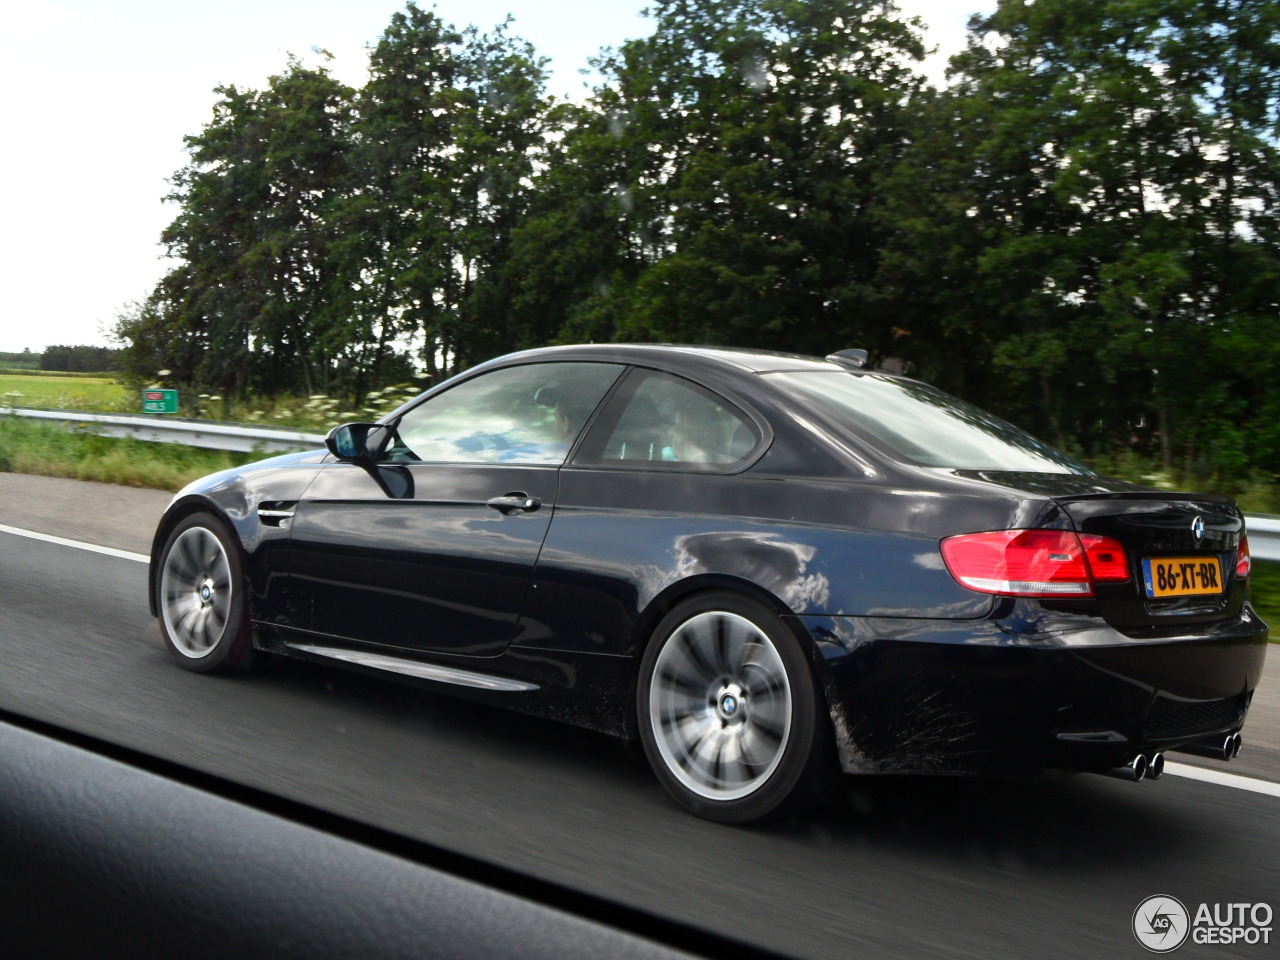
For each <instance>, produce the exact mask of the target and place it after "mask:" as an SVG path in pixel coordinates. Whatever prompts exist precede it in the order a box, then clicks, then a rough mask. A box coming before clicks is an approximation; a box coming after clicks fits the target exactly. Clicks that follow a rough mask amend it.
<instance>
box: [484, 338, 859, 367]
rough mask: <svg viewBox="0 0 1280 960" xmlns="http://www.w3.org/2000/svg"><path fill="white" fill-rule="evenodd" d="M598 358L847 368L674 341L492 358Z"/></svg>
mask: <svg viewBox="0 0 1280 960" xmlns="http://www.w3.org/2000/svg"><path fill="white" fill-rule="evenodd" d="M556 359H564V360H571V359H572V360H587V359H591V360H600V361H613V362H623V363H636V364H644V363H646V362H651V363H659V364H662V365H668V364H671V365H674V366H697V365H698V363H697V361H698V360H703V361H711V362H712V363H713V364H717V365H722V366H728V367H733V368H736V369H737V370H739V371H743V372H748V373H776V372H778V371H781V370H815V371H827V372H831V371H840V370H846V371H847V370H848V368H847V367H844V366H842V365H840V364H838V363H834V362H832V361H830V360H823V359H821V358H819V357H811V356H805V355H804V354H799V353H780V352H775V351H769V350H749V349H746V348H741V347H712V346H695V345H691V344H677V343H593V344H574V345H571V346H562V347H540V348H538V349H536V350H523V351H521V352H519V353H511V354H507V355H506V356H504V357H498V358H497V359H496V360H494V361H492V362H493V363H495V364H502V365H506V364H508V363H512V362H522V361H523V362H528V361H533V360H556Z"/></svg>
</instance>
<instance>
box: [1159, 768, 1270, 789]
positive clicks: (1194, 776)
mask: <svg viewBox="0 0 1280 960" xmlns="http://www.w3.org/2000/svg"><path fill="white" fill-rule="evenodd" d="M1164 772H1165V773H1171V774H1173V775H1174V776H1175V777H1186V778H1187V779H1188V780H1203V781H1204V782H1205V783H1216V784H1218V785H1219V786H1222V787H1235V788H1236V789H1237V790H1250V791H1252V792H1253V793H1265V794H1266V795H1267V796H1269V797H1280V783H1271V782H1270V781H1268V780H1255V779H1253V777H1242V776H1240V775H1239V774H1235V773H1223V772H1222V771H1221V770H1206V769H1205V768H1204V767H1193V766H1191V765H1190V764H1186V763H1172V762H1170V761H1168V760H1166V761H1165V764H1164Z"/></svg>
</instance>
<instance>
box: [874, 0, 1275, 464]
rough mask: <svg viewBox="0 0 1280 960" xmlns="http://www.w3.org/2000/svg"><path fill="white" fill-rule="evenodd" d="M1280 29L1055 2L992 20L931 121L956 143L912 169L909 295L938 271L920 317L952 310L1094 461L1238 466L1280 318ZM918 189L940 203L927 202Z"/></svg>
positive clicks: (902, 215) (991, 389)
mask: <svg viewBox="0 0 1280 960" xmlns="http://www.w3.org/2000/svg"><path fill="white" fill-rule="evenodd" d="M1276 16H1277V13H1276V9H1275V7H1274V5H1271V4H1265V3H1261V2H1256V0H1230V2H1222V3H1193V2H1190V0H1102V2H1098V0H1087V2H1086V0H1036V2H1034V3H1028V4H1024V3H1021V2H1002V3H1001V4H1000V6H999V8H998V9H997V11H996V12H995V13H994V14H992V15H991V16H990V17H987V18H981V19H977V20H975V21H974V23H973V24H972V38H971V42H970V45H969V48H968V50H967V51H966V52H965V53H964V54H963V55H961V56H960V57H957V58H956V59H955V60H954V61H953V70H954V76H955V81H954V82H953V84H952V86H951V88H950V89H949V90H948V91H946V92H944V93H942V94H939V95H938V96H937V97H936V98H934V100H933V101H932V102H931V103H930V104H929V106H928V109H927V110H926V112H925V116H926V117H928V118H929V119H928V122H929V123H930V124H931V125H933V126H934V127H935V128H936V129H938V130H942V131H945V132H944V133H943V135H942V136H941V138H939V137H931V136H929V135H927V134H922V135H921V136H920V137H919V138H918V140H917V141H916V144H915V146H914V148H913V154H912V155H911V156H910V157H909V158H908V160H907V161H906V163H904V165H903V167H902V168H900V169H899V170H898V171H896V173H895V180H894V183H895V189H894V190H893V191H892V192H893V194H894V197H895V199H894V200H893V201H892V202H891V203H889V204H888V205H889V206H890V207H893V208H894V209H895V210H896V212H897V215H896V219H897V222H898V223H900V224H905V225H906V229H905V230H904V231H903V235H902V236H901V237H900V238H899V242H898V243H896V244H895V245H894V249H893V250H892V251H891V252H890V254H889V255H888V256H887V258H886V259H887V261H889V262H891V263H893V264H894V265H895V267H896V268H897V269H898V270H899V274H898V276H896V277H895V278H894V280H895V281H896V282H897V283H898V284H899V286H900V287H901V285H902V282H903V281H904V280H905V279H906V278H909V277H912V276H914V277H915V278H916V279H917V280H922V279H923V277H924V276H925V275H926V274H930V273H931V274H932V275H934V276H936V277H937V278H938V282H937V284H936V285H935V287H934V288H933V289H932V290H928V291H927V292H926V293H925V294H924V295H923V296H922V297H920V299H919V302H918V303H917V304H916V306H915V309H914V313H915V315H916V317H919V315H920V313H921V312H922V311H923V310H925V309H935V310H937V311H938V312H948V311H949V312H950V313H951V316H952V317H953V318H954V319H952V320H951V321H950V324H951V329H950V330H946V329H944V330H942V331H941V332H942V333H943V334H944V337H943V339H944V340H946V339H948V338H950V340H951V346H952V347H953V348H956V349H958V348H960V347H961V344H962V343H963V344H964V345H965V346H967V349H966V350H965V352H964V353H963V354H960V355H961V356H963V358H964V362H965V364H966V365H967V366H970V367H973V368H976V370H977V371H978V372H979V373H980V374H981V377H980V379H982V380H983V381H984V387H983V389H985V390H986V391H987V392H988V394H989V398H988V402H990V400H994V401H995V404H994V405H996V406H1002V407H1003V408H1004V409H1006V410H1010V411H1013V412H1015V414H1016V415H1018V416H1019V418H1020V419H1024V420H1027V419H1030V420H1033V421H1035V422H1036V423H1037V424H1038V425H1039V428H1040V429H1041V430H1043V431H1044V432H1047V433H1050V434H1051V435H1053V436H1055V437H1056V438H1057V439H1059V440H1060V441H1077V442H1079V443H1081V444H1082V445H1084V446H1085V447H1086V448H1094V449H1105V448H1106V447H1108V446H1111V445H1114V444H1127V443H1129V442H1130V441H1131V440H1132V438H1133V437H1134V436H1153V437H1156V438H1158V442H1159V449H1160V451H1161V453H1162V455H1163V457H1164V458H1165V461H1166V463H1168V464H1172V462H1173V460H1174V458H1175V456H1176V455H1182V456H1187V457H1188V458H1189V459H1192V460H1201V459H1207V461H1209V462H1214V463H1220V465H1221V466H1223V467H1226V466H1228V464H1229V461H1231V460H1232V458H1236V459H1237V460H1238V457H1237V456H1236V454H1235V453H1232V452H1231V450H1229V449H1228V448H1231V449H1233V450H1238V449H1239V447H1240V444H1239V443H1238V442H1236V441H1235V440H1232V441H1231V442H1230V443H1227V444H1225V445H1224V443H1223V442H1222V441H1223V437H1224V434H1225V433H1228V432H1230V430H1231V429H1236V428H1234V427H1231V426H1230V425H1231V424H1237V423H1239V422H1240V418H1241V417H1244V418H1245V419H1246V420H1248V419H1249V417H1248V412H1247V411H1246V410H1245V409H1243V405H1242V404H1241V402H1240V396H1241V393H1242V391H1243V388H1244V386H1245V385H1244V382H1243V379H1242V378H1240V377H1238V376H1237V373H1236V371H1237V370H1239V369H1240V365H1241V363H1245V362H1246V361H1247V359H1248V357H1247V354H1249V353H1253V357H1252V359H1253V363H1251V364H1246V365H1248V366H1251V367H1252V368H1253V369H1254V370H1256V366H1257V362H1258V355H1257V353H1256V352H1255V351H1256V348H1257V347H1258V346H1259V345H1260V341H1259V340H1258V337H1257V332H1258V330H1259V329H1260V325H1262V324H1265V321H1266V319H1267V318H1269V317H1270V316H1274V308H1275V302H1274V300H1275V285H1274V283H1268V282H1267V278H1268V277H1274V276H1275V272H1274V271H1275V262H1276V260H1275V253H1276V250H1277V247H1276V244H1275V238H1276V234H1275V222H1276V221H1275V217H1276V213H1277V210H1276V202H1277V197H1278V196H1280V194H1277V192H1276V189H1275V184H1276V182H1277V180H1276V175H1277V167H1276V154H1275V150H1274V142H1275V134H1276V114H1277V103H1278V102H1280V101H1278V100H1277V90H1276V85H1275V84H1276V77H1277V72H1276V69H1275V64H1276V56H1277V49H1278V48H1277V28H1276ZM947 151H950V152H951V154H952V158H951V159H950V160H946V159H943V158H942V155H943V154H944V153H945V152H947ZM917 179H918V180H921V181H925V182H931V183H932V184H933V186H934V191H931V192H930V193H929V196H930V197H931V198H932V197H937V198H939V200H940V202H938V204H937V206H936V207H935V208H934V210H933V211H929V210H927V209H925V208H924V207H923V205H922V204H921V203H920V202H919V201H913V200H911V199H909V198H907V197H906V196H905V189H904V188H905V187H906V185H907V184H908V183H909V182H911V181H912V180H917ZM922 239H928V240H930V241H931V242H930V243H927V244H923V245H921V244H920V243H919V241H920V240H922ZM913 245H914V247H913ZM922 289H923V288H922ZM964 300H967V301H968V303H969V305H968V306H967V307H965V306H963V304H962V301H964ZM913 326H914V324H913ZM1251 331H1252V332H1251ZM958 338H963V340H960V339H958ZM1239 351H1245V353H1238V352H1239ZM923 352H924V353H926V354H928V353H930V352H931V351H928V350H925V351H923ZM1263 354H1264V355H1268V356H1274V352H1273V351H1272V350H1266V351H1263ZM1233 357H1234V359H1233ZM1267 362H1270V361H1267ZM925 363H926V365H932V366H934V367H937V366H940V365H942V363H943V360H942V359H941V358H940V357H938V356H936V355H935V356H933V357H932V358H931V359H926V360H925ZM1245 379H1247V380H1248V382H1249V383H1252V384H1258V383H1261V382H1262V381H1261V380H1258V379H1255V377H1254V376H1253V375H1252V371H1251V374H1250V376H1249V377H1247V378H1245ZM1258 426H1260V424H1259V423H1257V422H1255V424H1254V426H1251V427H1246V428H1245V430H1246V433H1247V432H1249V431H1254V432H1256V430H1255V429H1254V428H1255V427H1258ZM1224 458H1225V459H1224Z"/></svg>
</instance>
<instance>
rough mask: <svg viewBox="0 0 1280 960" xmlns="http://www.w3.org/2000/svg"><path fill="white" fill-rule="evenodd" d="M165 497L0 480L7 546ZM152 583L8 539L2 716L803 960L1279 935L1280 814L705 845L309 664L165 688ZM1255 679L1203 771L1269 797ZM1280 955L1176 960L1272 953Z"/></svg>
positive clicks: (625, 797)
mask: <svg viewBox="0 0 1280 960" xmlns="http://www.w3.org/2000/svg"><path fill="white" fill-rule="evenodd" d="M167 500H168V497H167V495H165V494H157V493H154V492H151V491H138V490H125V489H120V488H115V487H109V486H102V485H97V484H83V483H76V482H74V481H54V480H45V479H40V478H29V477H18V476H13V475H3V474H0V524H4V525H9V526H14V527H21V528H24V529H28V530H38V531H41V532H44V533H49V534H53V535H56V536H62V537H68V538H72V539H76V540H83V541H88V542H92V543H98V544H101V545H105V546H111V547H116V548H119V549H123V550H129V551H134V552H142V553H145V552H146V550H147V547H148V544H149V541H150V533H151V529H152V527H153V526H154V522H155V518H156V517H158V515H159V513H160V511H161V510H162V509H163V507H164V504H165V503H166V502H167ZM145 574H146V567H145V565H143V564H141V563H138V562H135V561H131V560H128V559H121V558H115V557H108V556H102V555H99V554H94V553H89V552H85V551H82V550H77V549H74V548H71V547H67V546H63V545H58V544H53V543H46V542H40V541H34V540H30V539H25V538H19V537H16V536H14V535H12V534H9V533H0V709H4V710H8V711H12V712H14V713H17V714H21V715H25V716H29V717H32V718H35V719H38V720H43V721H47V722H51V723H54V724H57V725H59V726H62V727H65V728H68V729H71V730H75V731H80V732H84V733H89V734H92V735H94V736H97V737H101V738H105V739H108V740H111V741H114V742H117V743H120V744H122V745H125V746H128V747H132V748H136V749H139V750H142V751H145V752H147V753H149V754H152V755H154V756H158V757H161V758H165V759H169V760H174V761H177V762H180V763H183V764H185V765H188V766H191V767H195V768H197V769H200V770H203V771H207V772H210V773H214V774H217V775H220V776H224V777H227V778H229V779H231V780H234V781H236V782H240V783H243V784H246V785H249V786H252V787H258V788H262V789H265V790H268V791H271V792H273V793H275V794H278V795H281V796H285V797H288V798H291V799H296V800H300V801H303V802H305V803H308V804H311V805H313V806H316V807H319V808H322V809H325V810H331V811H335V812H338V813H341V814H343V815H345V816H350V817H353V818H355V819H357V820H360V821H363V822H366V823H370V824H374V825H377V826H381V827H385V828H388V829H390V830H393V831H395V832H397V833H398V834H401V835H404V836H408V837H414V838H421V839H423V840H427V841H429V842H431V843H433V844H436V845H439V846H441V847H445V848H448V849H452V850H456V851H459V852H462V853H465V854H468V855H472V856H477V857H481V858H483V859H485V860H488V861H491V862H498V863H501V864H504V865H507V866H509V867H513V868H515V869H518V870H521V871H523V872H526V873H528V874H529V875H532V876H536V877H540V878H545V879H548V880H551V881H554V882H557V883H560V884H564V885H566V886H569V887H572V888H576V889H581V890H585V891H587V892H590V893H593V894H598V895H602V896H605V897H607V898H610V899H613V900H616V901H618V902H620V903H625V904H630V905H632V906H635V907H638V908H639V909H641V910H643V911H647V912H649V913H652V914H656V915H661V916H666V917H670V918H673V919H677V920H682V921H687V922H690V923H693V924H695V925H698V926H701V927H704V928H707V929H710V930H713V931H717V932H722V933H725V934H727V935H729V936H732V937H734V938H737V939H742V940H746V941H749V942H752V943H756V944H759V945H761V946H764V947H767V948H770V949H773V950H777V951H779V952H781V953H784V954H788V955H794V956H797V957H833V958H836V957H838V958H848V957H859V956H872V957H902V958H913V960H914V958H919V957H983V958H996V957H1014V956H1017V957H1023V956H1036V957H1089V958H1094V957H1112V956H1132V957H1140V956H1145V955H1146V953H1145V952H1144V950H1143V949H1142V948H1141V947H1140V946H1139V944H1138V943H1137V942H1136V941H1135V940H1134V938H1133V936H1132V934H1131V932H1130V922H1131V917H1132V915H1133V912H1134V909H1135V908H1136V907H1137V906H1138V904H1139V902H1140V901H1142V900H1143V899H1145V898H1146V897H1148V896H1152V895H1155V894H1168V895H1172V896H1174V897H1177V898H1178V899H1180V900H1181V901H1182V902H1183V903H1187V904H1189V905H1191V906H1192V909H1193V910H1194V909H1195V906H1194V905H1196V904H1199V903H1201V902H1206V903H1208V904H1210V905H1211V906H1212V905H1213V904H1215V903H1224V904H1225V903H1242V902H1243V903H1255V902H1260V901H1266V902H1269V903H1270V904H1271V905H1272V907H1273V908H1275V909H1276V911H1277V912H1280V867H1278V866H1277V864H1276V857H1277V854H1278V853H1280V797H1274V796H1268V795H1264V794H1259V793H1256V792H1248V791H1244V790H1240V789H1235V788H1231V787H1227V786H1221V785H1217V784H1211V783H1202V782H1197V781H1193V780H1189V779H1186V778H1182V777H1176V776H1166V777H1165V778H1164V779H1162V780H1161V781H1160V782H1158V783H1142V784H1129V783H1123V782H1120V781H1114V780H1109V779H1106V778H1102V777H1089V776H1081V777H1075V778H1072V779H1069V780H1065V781H1061V782H1052V783H1040V784H1026V783H1019V782H982V781H966V780H940V779H922V778H866V779H862V780H854V779H847V780H846V781H844V782H843V783H842V784H841V787H840V789H839V790H838V791H837V793H836V795H835V797H833V799H832V800H831V801H830V803H829V804H828V805H827V806H826V807H824V808H823V809H821V810H819V811H817V812H816V814H814V815H813V816H811V817H808V818H806V819H804V820H799V821H794V822H787V823H782V824H777V825H773V826H769V827H765V828H731V827H721V826H716V825H713V824H709V823H705V822H703V821H700V820H697V819H695V818H693V817H691V816H688V815H686V814H684V813H682V812H681V811H680V810H679V809H677V808H676V807H675V806H674V804H672V803H671V802H670V801H668V800H667V798H666V796H665V794H664V793H663V792H662V790H661V788H660V787H659V786H658V784H657V783H656V781H655V780H654V779H653V778H652V776H651V775H650V773H649V771H648V768H647V766H646V764H645V762H644V759H643V757H641V756H640V755H639V754H638V753H636V752H634V751H630V750H628V749H626V748H625V747H623V746H621V745H619V744H617V743H615V742H613V741H611V740H609V739H608V738H605V737H601V736H597V735H594V734H589V733H584V732H581V731H576V730H572V729H568V728H562V727H560V726H557V725H555V724H551V723H547V722H542V721H537V720H530V719H528V718H524V717H519V716H516V715H514V714H508V713H506V712H504V711H500V710H495V709H489V708H482V707H478V706H475V705H472V704H467V703H464V702H462V701H457V700H453V699H450V698H447V697H444V696H437V695H433V694H430V693H426V692H423V691H420V690H416V689H412V688H409V687H405V686H401V685H399V684H396V683H393V682H389V681H388V682H383V681H379V680H373V679H367V678H364V677H357V676H354V675H350V674H346V673H343V672H340V671H338V670H330V669H326V668H320V667H315V666H312V665H308V664H298V663H287V662H283V661H278V660H274V661H269V662H268V663H267V664H266V665H265V667H264V668H263V669H261V670H260V671H258V672H256V673H255V674H253V675H252V676H250V677H245V678H220V677H204V676H198V675H195V674H191V673H188V672H186V671H183V670H181V669H179V668H178V667H177V666H176V665H174V664H173V663H172V662H171V661H170V658H169V655H168V653H167V652H166V651H165V649H164V647H163V646H162V644H161V641H160V637H159V634H158V631H157V629H156V626H155V624H154V622H153V621H152V620H151V619H150V618H149V615H148V612H147V604H146V597H145V589H144V584H145ZM1270 661H1271V662H1270V663H1269V665H1268V671H1267V679H1265V680H1264V683H1263V686H1262V688H1261V689H1260V692H1259V694H1258V696H1257V697H1256V698H1255V706H1254V711H1253V714H1252V715H1251V717H1250V721H1249V725H1248V727H1246V730H1245V743H1246V746H1245V751H1244V752H1243V753H1242V754H1241V757H1240V758H1239V759H1238V760H1236V761H1234V762H1233V763H1231V764H1227V765H1217V766H1218V767H1219V768H1221V769H1223V770H1226V771H1228V772H1231V773H1237V774H1244V775H1248V776H1251V777H1259V778H1263V779H1267V780H1272V781H1275V780H1278V779H1280V762H1278V759H1277V758H1280V696H1278V693H1280V691H1278V690H1277V688H1278V687H1280V669H1277V668H1280V663H1278V662H1277V661H1280V656H1277V655H1276V653H1275V651H1274V650H1273V651H1272V656H1271V658H1270ZM1179 760H1180V762H1184V761H1183V758H1179ZM1203 765H1204V766H1214V765H1213V764H1211V763H1209V762H1206V763H1205V764H1203ZM1274 926H1280V923H1273V927H1274ZM1277 932H1280V931H1275V930H1273V935H1272V938H1271V940H1272V942H1271V944H1270V945H1268V946H1263V945H1260V944H1259V945H1248V944H1244V943H1240V944H1236V945H1230V946H1228V945H1217V944H1215V945H1207V944H1194V943H1191V942H1188V943H1187V944H1186V945H1185V946H1183V947H1182V948H1181V949H1179V950H1178V952H1177V955H1178V956H1203V957H1266V956H1275V955H1277V946H1276V944H1277V942H1278V939H1277V936H1276V933H1277Z"/></svg>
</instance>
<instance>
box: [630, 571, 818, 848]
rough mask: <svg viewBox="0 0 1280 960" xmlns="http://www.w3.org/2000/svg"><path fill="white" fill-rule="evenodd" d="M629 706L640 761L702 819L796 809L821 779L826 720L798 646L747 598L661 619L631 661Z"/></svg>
mask: <svg viewBox="0 0 1280 960" xmlns="http://www.w3.org/2000/svg"><path fill="white" fill-rule="evenodd" d="M636 707H637V712H638V716H639V721H640V722H639V727H640V740H641V742H642V743H643V745H644V751H645V755H646V756H647V757H648V759H649V765H650V766H651V767H653V771H654V773H655V774H656V775H657V777H658V780H659V781H660V782H661V783H662V785H663V787H665V788H666V790H667V792H668V793H670V794H671V796H672V797H674V798H675V800H676V801H677V802H678V803H680V804H681V805H682V806H683V807H685V808H686V809H688V810H690V811H692V812H693V813H696V814H697V815H698V816H700V817H705V818H706V819H708V820H715V821H717V822H720V823H748V822H750V821H752V820H759V819H761V818H764V817H768V816H772V815H777V814H781V813H784V812H798V811H800V810H803V809H804V808H805V807H807V806H808V805H810V804H812V803H813V802H814V801H816V800H817V799H818V797H819V796H820V795H821V793H822V792H823V790H824V789H825V788H826V787H827V786H828V785H829V784H830V782H831V779H832V774H833V773H834V760H835V757H834V750H833V748H832V738H831V723H830V720H829V718H828V717H827V715H826V711H825V709H824V701H823V699H822V697H821V695H820V694H819V692H818V690H817V688H816V685H815V683H814V678H813V672H812V670H811V669H810V668H809V664H808V661H807V658H806V657H805V654H804V650H803V649H802V648H801V645H800V643H799V641H798V640H797V639H796V637H795V636H794V635H793V634H792V633H791V632H790V631H789V630H788V629H787V628H786V627H785V626H784V625H783V623H782V621H781V620H780V619H779V618H778V617H777V616H776V615H775V614H774V613H773V612H772V611H770V610H769V609H768V608H766V607H765V606H763V605H762V604H760V603H757V602H756V601H754V600H751V599H749V598H747V597H743V596H741V595H738V594H735V593H729V592H715V593H705V594H699V595H697V596H695V597H692V598H690V599H689V600H686V601H684V602H683V603H681V604H679V605H678V606H677V607H675V608H674V609H673V610H672V611H671V612H670V613H669V614H667V616H666V617H664V618H663V619H662V622H661V623H659V624H658V627H657V629H656V630H655V631H654V634H653V639H652V641H651V642H650V643H649V645H648V646H647V647H646V649H645V652H644V656H643V657H642V658H641V661H640V675H639V680H638V683H637V685H636Z"/></svg>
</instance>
